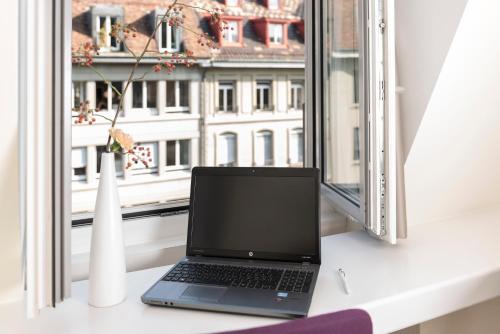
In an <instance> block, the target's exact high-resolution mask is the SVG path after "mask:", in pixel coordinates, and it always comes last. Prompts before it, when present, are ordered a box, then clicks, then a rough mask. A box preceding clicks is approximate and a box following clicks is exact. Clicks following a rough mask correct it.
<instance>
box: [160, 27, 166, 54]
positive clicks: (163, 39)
mask: <svg viewBox="0 0 500 334" xmlns="http://www.w3.org/2000/svg"><path fill="white" fill-rule="evenodd" d="M160 33H161V39H160V43H161V44H160V48H161V49H166V48H167V36H168V35H167V34H168V23H167V22H162V24H161V31H160Z"/></svg>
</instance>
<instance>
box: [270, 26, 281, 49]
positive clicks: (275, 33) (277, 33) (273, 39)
mask: <svg viewBox="0 0 500 334" xmlns="http://www.w3.org/2000/svg"><path fill="white" fill-rule="evenodd" d="M283 30H284V25H283V24H278V23H269V43H271V44H283V42H284V39H283Z"/></svg>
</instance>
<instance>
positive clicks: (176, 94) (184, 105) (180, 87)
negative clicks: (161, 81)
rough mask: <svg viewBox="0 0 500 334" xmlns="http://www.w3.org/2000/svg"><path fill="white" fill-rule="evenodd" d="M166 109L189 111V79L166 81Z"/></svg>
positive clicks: (170, 110)
mask: <svg viewBox="0 0 500 334" xmlns="http://www.w3.org/2000/svg"><path fill="white" fill-rule="evenodd" d="M166 99H167V102H166V111H167V112H186V111H189V81H185V80H184V81H167V82H166Z"/></svg>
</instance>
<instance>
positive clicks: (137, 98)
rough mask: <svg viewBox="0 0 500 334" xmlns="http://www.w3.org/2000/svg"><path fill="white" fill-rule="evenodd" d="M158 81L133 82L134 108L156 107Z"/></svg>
mask: <svg viewBox="0 0 500 334" xmlns="http://www.w3.org/2000/svg"><path fill="white" fill-rule="evenodd" d="M156 87H157V82H156V81H134V82H133V84H132V108H134V109H156V93H157V92H156Z"/></svg>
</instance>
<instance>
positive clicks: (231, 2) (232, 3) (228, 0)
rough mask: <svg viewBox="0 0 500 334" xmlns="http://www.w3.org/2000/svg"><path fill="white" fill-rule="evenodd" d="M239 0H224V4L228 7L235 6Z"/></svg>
mask: <svg viewBox="0 0 500 334" xmlns="http://www.w3.org/2000/svg"><path fill="white" fill-rule="evenodd" d="M239 4H240V0H226V6H228V7H236V6H239Z"/></svg>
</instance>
